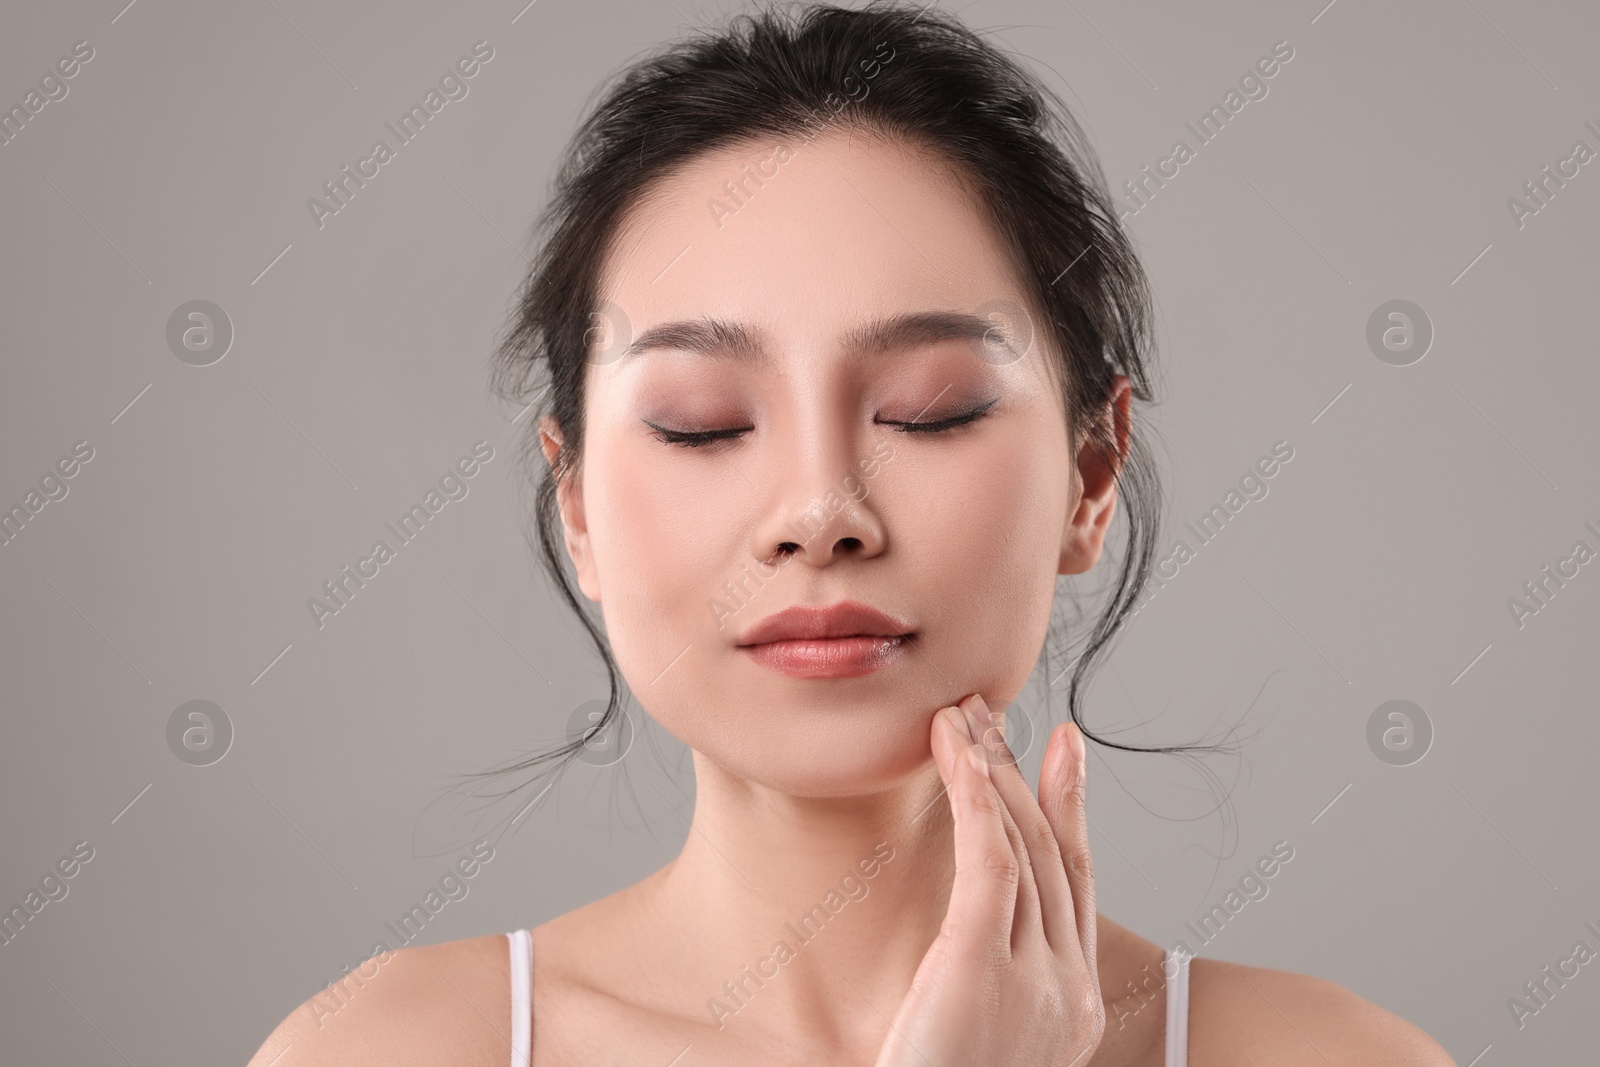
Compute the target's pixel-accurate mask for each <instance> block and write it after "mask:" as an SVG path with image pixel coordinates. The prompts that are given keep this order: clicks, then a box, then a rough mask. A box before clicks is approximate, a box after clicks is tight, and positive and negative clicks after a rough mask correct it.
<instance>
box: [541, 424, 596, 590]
mask: <svg viewBox="0 0 1600 1067" xmlns="http://www.w3.org/2000/svg"><path fill="white" fill-rule="evenodd" d="M561 444H562V436H561V425H560V423H558V422H556V420H555V419H554V418H553V417H552V416H549V415H546V416H544V417H543V418H542V419H540V420H539V447H540V448H541V449H542V450H543V451H544V459H545V462H546V463H548V464H549V465H550V469H551V470H552V472H554V471H556V470H557V469H558V468H557V466H556V459H557V457H558V456H559V455H560V453H561ZM556 505H557V507H558V508H559V510H560V512H561V529H562V533H563V536H564V538H565V540H566V545H567V555H568V556H570V557H571V558H572V566H573V569H574V570H576V571H577V572H578V588H579V589H580V590H581V591H582V592H583V595H584V596H586V597H588V598H589V599H590V600H592V601H594V602H595V603H596V604H598V603H599V602H600V576H599V575H598V574H597V573H596V572H595V567H594V553H593V551H592V550H591V546H590V544H589V524H588V520H587V518H586V517H585V516H584V513H583V480H582V477H581V476H580V475H579V473H578V472H576V471H571V472H568V473H567V475H566V476H565V477H563V478H562V479H561V481H560V483H559V484H558V485H557V486H556Z"/></svg>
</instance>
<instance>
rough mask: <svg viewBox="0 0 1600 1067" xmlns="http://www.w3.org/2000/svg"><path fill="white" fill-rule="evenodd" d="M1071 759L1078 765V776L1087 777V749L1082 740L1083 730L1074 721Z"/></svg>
mask: <svg viewBox="0 0 1600 1067" xmlns="http://www.w3.org/2000/svg"><path fill="white" fill-rule="evenodd" d="M1072 759H1073V762H1074V763H1076V764H1077V765H1078V767H1077V770H1078V777H1080V778H1084V779H1087V778H1088V777H1089V750H1088V747H1087V746H1086V745H1085V744H1084V742H1083V731H1082V730H1080V729H1079V728H1078V725H1077V724H1076V723H1074V724H1073V726H1072Z"/></svg>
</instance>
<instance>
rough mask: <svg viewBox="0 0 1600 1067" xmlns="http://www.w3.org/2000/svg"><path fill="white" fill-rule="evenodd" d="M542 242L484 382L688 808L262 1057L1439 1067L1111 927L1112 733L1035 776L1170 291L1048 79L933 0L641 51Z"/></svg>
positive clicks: (1242, 971)
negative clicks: (1090, 751)
mask: <svg viewBox="0 0 1600 1067" xmlns="http://www.w3.org/2000/svg"><path fill="white" fill-rule="evenodd" d="M544 226H545V232H544V240H543V242H542V244H541V247H540V253H539V258H538V260H537V261H536V262H535V263H534V264H533V268H532V270H531V272H530V275H529V278H528V281H527V285H526V288H525V290H524V292H523V296H522V300H521V304H520V307H519V310H518V314H517V318H516V320H515V322H514V324H513V329H512V330H511V331H510V333H509V335H508V337H507V339H506V341H505V343H504V346H503V348H502V351H501V353H500V364H499V378H498V384H499V385H500V386H501V387H502V389H503V391H504V392H505V393H506V394H507V395H509V396H513V397H521V396H523V395H532V396H534V397H536V399H537V400H538V401H539V402H540V403H542V405H543V410H542V412H541V415H540V417H539V419H538V421H537V423H536V424H535V425H536V426H537V431H536V437H535V438H534V439H535V440H537V443H538V445H539V448H540V452H541V453H542V457H543V461H544V462H545V463H547V464H548V467H549V476H548V478H547V479H546V480H545V482H544V484H543V485H542V486H541V491H540V498H539V501H540V506H539V515H540V521H541V527H540V528H541V534H542V541H543V547H544V552H545V557H546V562H547V563H548V564H549V565H550V566H551V568H552V572H553V574H554V575H555V577H556V579H557V580H558V583H559V587H560V588H561V589H562V590H563V591H564V592H565V594H566V596H567V599H568V601H569V603H570V605H571V606H572V608H573V609H574V610H575V611H577V613H578V616H579V618H580V619H581V620H582V621H583V624H584V625H585V626H586V627H588V628H589V630H590V633H591V634H592V635H593V636H594V637H595V640H596V642H597V644H598V646H599V648H600V651H601V654H602V657H603V658H604V660H605V662H606V664H607V666H608V668H610V669H611V670H612V672H613V673H612V679H613V693H612V701H611V705H610V707H609V708H608V711H607V720H606V721H607V723H609V722H610V721H611V720H612V719H613V718H614V717H615V716H616V715H617V714H619V704H618V693H617V690H616V686H615V681H616V675H615V671H616V670H618V669H620V672H621V674H622V676H623V677H624V678H625V679H626V681H627V682H628V684H629V686H630V688H631V689H632V691H633V692H634V693H635V694H636V695H637V696H638V698H639V700H640V702H641V704H642V705H643V706H644V707H645V708H646V709H647V710H648V712H649V713H650V714H651V715H652V716H653V717H654V718H655V719H656V721H658V722H659V723H661V725H662V726H664V727H665V728H666V729H667V730H669V731H670V732H672V733H673V734H674V735H676V736H677V737H678V738H680V739H681V740H682V741H683V742H684V743H685V744H687V745H688V746H689V747H690V748H691V749H692V750H693V756H694V767H695V782H696V789H697V792H696V799H695V804H694V812H693V832H691V833H690V834H689V836H688V839H687V841H686V842H685V844H684V847H683V850H682V852H681V854H680V855H679V856H678V857H677V858H676V859H675V860H674V861H673V862H671V863H670V864H668V865H667V866H666V867H664V868H662V869H661V870H659V871H657V872H656V873H654V874H652V875H651V876H649V877H647V878H645V879H644V880H643V881H641V882H639V883H637V884H635V885H633V886H630V887H628V888H626V889H624V890H622V891H620V892H618V893H616V894H614V895H612V896H610V897H607V898H605V899H603V900H599V901H596V902H594V903H592V904H590V905H588V906H586V907H582V908H579V909H577V910H576V911H573V912H571V913H569V914H566V915H562V916H560V917H558V918H555V919H553V920H551V921H549V922H547V923H544V924H542V925H540V926H538V927H536V928H535V929H533V930H532V931H531V934H530V933H529V932H526V931H517V932H515V933H514V934H512V935H510V936H509V937H508V936H503V935H499V934H495V935H491V936H486V937H480V938H474V939H470V940H465V941H458V942H452V943H448V944H443V945H437V946H433V947H427V948H406V949H403V950H400V951H399V952H398V953H396V954H395V955H394V956H393V957H392V958H391V959H389V960H388V961H387V962H385V963H384V965H383V967H382V970H381V972H379V974H378V976H377V977H375V978H373V979H372V980H371V981H369V982H367V983H365V984H364V985H363V986H362V988H361V990H360V992H359V993H358V994H357V995H355V996H353V997H352V998H350V1000H349V1003H348V1004H347V1006H346V1007H345V1008H344V1009H342V1010H341V1011H340V1012H339V1013H338V1015H337V1017H336V1018H332V1019H320V1018H317V1016H316V1015H315V1014H314V1013H312V1012H309V1011H306V1010H304V1009H302V1010H297V1011H296V1012H294V1013H292V1014H291V1015H290V1016H289V1017H288V1018H287V1019H286V1020H285V1021H284V1023H283V1024H282V1025H281V1026H280V1027H279V1028H278V1029H277V1031H276V1032H275V1033H274V1034H273V1035H272V1036H271V1037H270V1038H269V1039H268V1040H267V1042H266V1043H265V1044H264V1045H263V1046H262V1048H261V1051H260V1052H259V1054H258V1055H257V1057H256V1059H255V1061H254V1062H255V1063H257V1064H261V1065H265V1064H277V1065H280V1067H298V1065H302V1064H304V1065H311V1064H319V1065H320V1064H367V1063H371V1064H384V1065H391V1064H397V1063H411V1062H415V1063H428V1064H437V1063H460V1064H474V1065H478V1064H481V1065H484V1067H490V1065H498V1064H506V1063H511V1064H513V1065H514V1067H515V1065H525V1064H528V1063H530V1062H531V1063H534V1064H541V1065H544V1064H568V1063H572V1064H578V1063H582V1064H593V1063H629V1064H647V1065H648V1064H660V1065H663V1067H665V1065H667V1064H682V1065H685V1067H687V1065H689V1064H749V1063H761V1064H791V1063H792V1064H820V1063H826V1064H876V1065H879V1067H890V1065H901V1064H904V1065H913V1064H916V1065H935V1067H944V1065H955V1064H985V1065H1024V1064H1026V1065H1030V1067H1032V1065H1040V1064H1052V1065H1055V1064H1060V1065H1063V1067H1064V1065H1067V1064H1090V1065H1094V1067H1133V1065H1140V1067H1146V1065H1150V1067H1153V1065H1159V1064H1182V1063H1185V1062H1186V1061H1187V1060H1188V1059H1192V1061H1193V1063H1194V1064H1195V1065H1196V1067H1204V1065H1210V1064H1228V1065H1248V1064H1273V1065H1278V1067H1281V1065H1284V1064H1300V1063H1305V1064H1312V1063H1319V1064H1321V1063H1352V1064H1355V1063H1360V1064H1370V1063H1404V1064H1418V1065H1442V1064H1450V1063H1451V1062H1452V1061H1451V1060H1450V1058H1449V1057H1448V1056H1447V1055H1446V1054H1445V1053H1444V1051H1443V1050H1442V1049H1441V1048H1440V1047H1439V1046H1438V1045H1437V1044H1436V1043H1434V1042H1433V1041H1432V1040H1431V1039H1430V1038H1429V1037H1428V1036H1427V1035H1425V1034H1423V1033H1422V1032H1421V1031H1419V1030H1417V1029H1416V1028H1415V1027H1412V1026H1410V1025H1408V1024H1407V1023H1405V1022H1403V1021H1401V1020H1400V1019H1397V1018H1395V1017H1394V1016H1392V1015H1390V1014H1388V1013H1387V1012H1385V1011H1383V1010H1381V1009H1379V1008H1377V1007H1374V1006H1373V1005H1371V1004H1368V1003H1367V1002H1365V1001H1363V1000H1361V999H1360V998H1358V997H1356V996H1354V995H1353V994H1351V993H1349V992H1347V991H1345V990H1343V989H1341V988H1339V987H1337V986H1334V985H1332V984H1330V983H1327V982H1324V981H1320V980H1318V979H1314V978H1309V977H1306V976H1302V975H1295V974H1288V973H1283V972H1278V971H1269V970H1261V969H1257V968H1252V967H1245V966H1241V965H1236V964H1229V963H1222V962H1217V961H1212V960H1196V961H1194V963H1193V965H1192V967H1191V966H1189V963H1188V960H1187V958H1186V957H1185V956H1184V955H1183V954H1182V953H1181V952H1180V953H1176V954H1174V955H1173V956H1172V957H1171V958H1169V957H1168V956H1167V955H1166V954H1165V953H1163V951H1162V949H1161V948H1160V946H1158V945H1156V944H1155V943H1153V942H1151V941H1148V940H1146V939H1145V938H1142V937H1140V936H1138V935H1137V934H1135V933H1133V932H1132V931H1130V930H1127V929H1124V928H1123V927H1121V926H1119V925H1117V924H1116V923H1114V922H1112V921H1111V920H1110V919H1107V918H1106V917H1104V916H1102V915H1100V914H1098V913H1097V912H1096V910H1095V894H1094V880H1093V876H1092V871H1091V865H1090V861H1089V845H1088V836H1087V828H1086V825H1085V820H1084V812H1083V800H1084V789H1085V759H1084V738H1083V733H1082V731H1080V730H1079V729H1078V728H1077V726H1076V725H1075V723H1063V724H1061V725H1060V726H1058V727H1056V728H1055V729H1054V730H1053V731H1052V732H1051V734H1050V737H1049V742H1048V746H1047V748H1046V750H1045V753H1044V759H1043V766H1042V770H1041V776H1040V784H1039V791H1038V797H1037V799H1036V798H1035V797H1034V795H1033V793H1032V792H1031V791H1030V788H1029V786H1028V784H1027V782H1026V781H1025V780H1024V778H1023V777H1022V775H1021V773H1020V772H1019V771H1018V769H1017V767H1016V765H1015V757H1014V755H1013V754H1012V752H1011V751H1010V749H1009V748H1008V746H1007V743H1006V740H1005V732H1006V727H1005V724H1004V721H1003V718H1004V717H1003V715H996V714H995V712H996V711H998V710H999V709H1004V708H1006V707H1007V706H1008V705H1009V704H1010V703H1011V701H1012V699H1013V698H1014V697H1015V696H1016V695H1017V694H1018V692H1019V691H1020V690H1021V688H1022V685H1023V683H1024V682H1025V681H1026V680H1027V679H1028V677H1029V676H1030V674H1031V673H1032V672H1033V670H1034V668H1035V665H1036V663H1037V661H1038V660H1039V657H1040V652H1041V649H1042V648H1043V647H1044V642H1045V638H1046V636H1047V632H1048V630H1049V628H1050V623H1051V617H1052V608H1053V605H1054V601H1055V593H1056V584H1057V581H1056V580H1057V577H1058V576H1059V575H1071V574H1081V573H1084V572H1086V571H1088V570H1089V569H1090V568H1091V567H1093V566H1094V565H1095V564H1096V562H1097V561H1098V560H1099V558H1100V555H1101V550H1102V546H1103V543H1104V540H1105V535H1106V531H1107V529H1108V527H1109V525H1110V522H1111V519H1112V516H1113V514H1114V511H1115V508H1116V504H1117V501H1118V497H1119V495H1120V496H1123V497H1124V498H1125V500H1126V501H1127V503H1126V504H1125V508H1126V519H1127V525H1128V530H1129V540H1128V547H1127V552H1126V554H1125V556H1124V558H1123V564H1122V570H1121V573H1120V575H1119V579H1118V581H1117V583H1116V585H1115V589H1114V592H1113V596H1112V599H1111V604H1110V605H1109V606H1108V608H1107V610H1106V613H1105V615H1104V616H1103V617H1102V618H1101V620H1100V621H1099V623H1098V624H1097V626H1096V627H1095V629H1094V631H1093V632H1092V634H1091V635H1090V640H1089V648H1088V651H1087V653H1086V654H1085V655H1083V656H1082V657H1080V659H1079V661H1078V664H1077V673H1076V674H1075V675H1074V677H1073V680H1072V687H1071V691H1070V696H1069V700H1070V702H1071V710H1072V713H1073V716H1072V717H1073V719H1074V720H1076V719H1077V718H1078V715H1077V711H1078V707H1077V697H1078V692H1079V683H1080V682H1081V681H1082V680H1083V678H1084V672H1085V670H1086V669H1087V667H1088V666H1089V664H1090V662H1092V660H1093V658H1094V656H1095V654H1096V653H1098V652H1100V651H1101V650H1102V649H1103V648H1104V646H1105V643H1106V641H1107V639H1108V638H1109V637H1110V636H1111V635H1112V633H1114V632H1115V630H1116V629H1117V627H1118V625H1119V624H1120V623H1121V622H1123V621H1124V620H1125V618H1126V616H1127V612H1128V609H1129V607H1130V606H1131V605H1132V604H1133V603H1134V602H1135V599H1136V597H1137V596H1138V593H1139V591H1140V588H1141V584H1142V582H1143V579H1144V575H1145V570H1146V568H1147V567H1148V566H1149V562H1150V547H1151V545H1152V544H1153V543H1154V536H1153V535H1154V529H1153V519H1154V512H1153V505H1152V501H1153V500H1154V499H1155V486H1156V483H1155V480H1154V476H1153V472H1152V471H1151V470H1150V469H1149V465H1148V460H1147V459H1146V458H1145V457H1146V453H1145V452H1144V450H1143V447H1142V445H1141V444H1140V441H1139V437H1138V435H1137V432H1136V431H1135V428H1134V424H1133V422H1132V400H1133V398H1135V397H1137V398H1138V399H1139V400H1141V401H1148V400H1150V399H1151V393H1150V388H1149V383H1148V374H1149V368H1148V358H1149V356H1148V350H1149V348H1150V344H1149V330H1148V326H1149V317H1150V313H1149V305H1148V295H1147V291H1146V288H1145V281H1144V276H1143V274H1142V272H1141V270H1140V268H1139V265H1138V263H1137V261H1136V260H1135V258H1134V256H1133V254H1132V251H1131V249H1130V247H1129V245H1128V243H1127V242H1126V240H1125V239H1124V236H1123V234H1122V233H1121V231H1120V230H1119V228H1118V226H1117V224H1116V223H1115V221H1114V216H1113V211H1112V209H1111V207H1110V204H1109V199H1108V197H1107V195H1106V193H1105V191H1104V179H1103V177H1102V176H1101V175H1100V173H1099V170H1098V166H1097V165H1096V164H1095V163H1094V162H1093V160H1092V157H1090V156H1089V154H1088V152H1087V150H1086V149H1084V148H1083V147H1082V138H1081V134H1080V133H1079V131H1078V129H1077V127H1076V126H1075V125H1074V123H1073V121H1072V119H1071V117H1070V115H1068V114H1067V113H1066V111H1065V109H1064V108H1062V107H1061V106H1060V103H1059V101H1058V100H1056V99H1055V98H1054V97H1053V96H1051V95H1050V94H1049V93H1048V91H1047V90H1045V89H1043V88H1042V87H1040V86H1039V85H1038V84H1036V83H1035V82H1034V81H1032V80H1031V79H1030V78H1029V77H1028V76H1027V75H1026V74H1025V73H1023V72H1022V71H1021V69H1020V68H1018V67H1017V66H1016V65H1015V64H1013V63H1012V62H1010V61H1009V60H1008V59H1006V58H1005V57H1004V56H1003V55H1001V54H1000V53H998V52H997V51H996V50H995V49H993V48H992V47H991V46H989V45H988V44H987V43H985V42H984V41H983V40H982V39H980V38H978V37H976V36H974V35H973V34H971V33H970V32H969V31H967V30H965V29H964V28H962V27H961V26H960V25H959V23H956V22H954V21H952V20H948V19H945V18H942V17H940V16H939V15H938V14H936V13H934V12H929V11H918V10H917V9H915V8H907V7H900V6H895V5H889V4H874V5H871V6H869V7H867V8H866V9H864V10H862V11H858V12H851V11H847V10H843V9H839V8H831V7H812V8H808V9H805V10H804V11H802V12H800V13H799V16H798V19H788V18H785V17H782V16H778V15H773V14H763V15H761V16H759V17H755V18H751V17H743V18H740V19H738V20H735V22H734V24H733V26H732V28H731V29H730V30H729V31H728V32H726V33H725V34H723V35H722V36H718V37H712V38H706V37H701V38H697V39H692V40H690V41H688V42H687V43H684V44H681V45H678V46H676V47H674V48H672V49H670V50H668V51H665V52H664V53H662V54H660V55H658V56H657V57H655V58H653V59H650V60H648V61H645V62H642V63H640V64H637V65H636V66H635V67H633V68H632V69H631V70H630V71H629V72H628V73H627V76H626V77H625V78H623V79H622V80H621V82H620V84H619V85H617V86H616V87H615V88H614V90H613V91H612V92H611V93H610V95H609V96H607V97H606V98H605V99H604V100H603V101H602V102H601V103H600V104H599V106H598V107H597V109H596V110H595V112H594V114H593V115H592V116H591V117H590V118H589V119H588V121H587V122H586V124H585V125H584V127H583V129H582V130H581V131H580V133H579V135H578V138H577V141H576V143H575V145H574V147H573V149H572V151H571V153H570V155H569V157H568V160H567V163H566V166H565V167H564V169H563V170H562V172H561V174H560V177H559V181H558V183H557V191H556V197H555V201H554V203H553V205H552V206H551V208H550V209H549V211H548V212H547V214H546V216H545V220H544ZM563 554H564V555H565V556H566V557H567V559H568V560H570V562H571V564H572V567H573V570H574V572H575V577H576V583H577V586H578V589H579V590H580V591H581V593H582V594H583V596H584V597H585V598H586V599H588V600H590V601H593V602H595V603H597V604H599V605H600V610H601V613H602V614H603V617H604V626H605V635H606V636H605V638H602V637H601V636H600V634H599V631H598V629H597V628H596V627H595V625H594V624H593V623H592V622H591V621H590V620H588V618H587V617H586V616H585V614H584V612H583V609H582V608H581V606H580V604H579V602H578V600H577V597H576V594H575V593H574V592H573V590H572V588H571V585H570V584H569V582H568V579H567V577H566V575H565V572H564V570H563V560H562V559H561V556H562V555H563ZM611 654H614V656H615V663H614V664H613V661H612V659H611V658H610V657H611ZM581 745H582V740H581V739H580V741H579V742H577V743H576V746H569V747H568V748H567V749H566V750H563V751H562V752H559V753H551V754H546V755H544V756H539V757H535V758H534V759H533V760H530V761H528V762H527V763H525V764H523V765H522V766H524V767H532V766H536V765H539V764H540V763H541V761H545V760H548V759H550V758H553V757H554V756H557V755H565V756H571V755H572V754H573V753H574V752H575V751H577V750H578V749H579V748H581ZM1152 978H1154V980H1152ZM530 1050H531V1051H530Z"/></svg>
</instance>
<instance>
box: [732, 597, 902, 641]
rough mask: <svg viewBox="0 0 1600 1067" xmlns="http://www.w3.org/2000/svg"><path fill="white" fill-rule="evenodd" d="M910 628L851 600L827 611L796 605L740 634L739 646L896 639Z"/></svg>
mask: <svg viewBox="0 0 1600 1067" xmlns="http://www.w3.org/2000/svg"><path fill="white" fill-rule="evenodd" d="M910 632H911V627H909V626H907V625H906V624H905V623H902V622H900V621H899V620H898V619H895V618H892V617H890V616H888V615H885V614H884V613H883V612H881V611H878V610H877V609H876V608H871V607H868V606H867V605H866V604H862V603H858V602H857V601H854V600H841V601H840V602H839V603H837V604H829V605H828V606H827V607H820V608H809V607H805V606H803V605H797V606H795V607H792V608H785V609H783V610H782V611H780V612H777V613H776V614H773V615H768V616H767V617H766V618H764V619H762V620H761V621H760V622H757V623H755V624H754V625H752V626H751V627H750V628H749V629H747V630H744V631H743V632H741V633H740V634H739V637H738V644H740V645H763V644H766V643H768V642H770V641H806V640H816V639H819V638H828V637H899V636H901V635H903V634H908V633H910Z"/></svg>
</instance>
